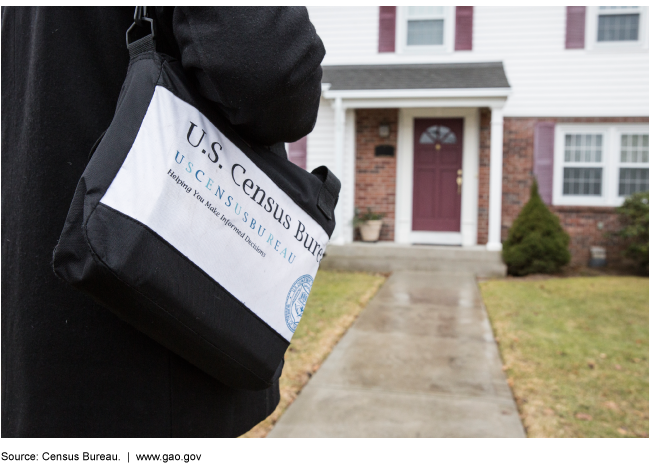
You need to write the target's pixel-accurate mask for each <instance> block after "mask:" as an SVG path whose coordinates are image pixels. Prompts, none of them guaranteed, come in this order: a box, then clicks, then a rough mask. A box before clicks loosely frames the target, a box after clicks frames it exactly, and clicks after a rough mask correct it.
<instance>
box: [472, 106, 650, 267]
mask: <svg viewBox="0 0 650 466" xmlns="http://www.w3.org/2000/svg"><path fill="white" fill-rule="evenodd" d="M488 115H489V113H488ZM481 117H482V118H481V150H482V148H483V113H482V114H481ZM538 121H552V122H554V123H556V124H562V123H647V122H648V118H643V117H641V118H505V119H504V122H503V205H502V214H501V215H502V216H501V222H502V223H501V239H502V240H504V241H505V239H506V238H507V237H508V231H509V229H510V227H511V226H512V222H514V220H515V219H516V218H517V215H519V212H520V211H521V208H522V207H523V206H524V205H525V204H526V202H528V199H529V197H530V186H531V184H532V180H533V161H534V139H535V124H536V123H537V122H538ZM488 124H489V122H488ZM488 140H489V139H488ZM483 163H484V161H483V154H482V153H481V170H482V169H483ZM486 163H487V164H488V165H489V156H488V160H487V162H486ZM479 176H480V175H479ZM487 182H488V184H489V180H488V181H487ZM480 183H481V184H482V183H483V178H481V180H480ZM482 189H483V188H481V187H480V186H479V193H481V192H482ZM485 189H487V188H485ZM480 202H481V199H480V194H479V239H480V238H481V236H480V232H481V227H480V221H481V217H480ZM551 211H552V212H554V213H555V214H556V215H557V216H558V217H560V222H561V223H562V226H563V227H564V229H565V230H566V232H567V233H568V234H569V235H570V236H571V243H570V245H569V249H570V251H571V257H572V260H571V263H572V264H575V265H577V264H580V265H586V264H587V262H588V260H589V247H590V246H605V247H606V248H607V256H608V260H609V261H610V262H612V263H615V262H616V261H617V260H619V259H620V257H621V256H620V252H621V246H620V245H619V244H617V242H616V241H615V239H612V238H608V237H607V235H606V233H608V232H612V231H615V230H616V229H617V228H618V216H617V214H616V212H615V210H614V208H612V207H565V206H551Z"/></svg>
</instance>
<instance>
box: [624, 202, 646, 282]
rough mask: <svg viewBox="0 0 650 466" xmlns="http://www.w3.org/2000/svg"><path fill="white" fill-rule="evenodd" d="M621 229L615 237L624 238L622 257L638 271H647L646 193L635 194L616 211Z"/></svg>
mask: <svg viewBox="0 0 650 466" xmlns="http://www.w3.org/2000/svg"><path fill="white" fill-rule="evenodd" d="M616 210H617V212H618V214H619V218H620V220H621V225H622V228H621V229H620V230H619V231H618V232H617V233H616V235H618V236H620V237H622V238H624V240H625V241H626V243H627V248H626V249H625V251H624V255H625V256H627V257H629V258H630V259H632V260H633V261H634V262H635V263H636V265H637V266H638V267H639V271H641V272H647V270H648V193H647V192H645V193H635V194H632V195H631V196H629V197H628V198H627V199H625V202H624V203H623V205H622V206H621V207H619V208H618V209H616Z"/></svg>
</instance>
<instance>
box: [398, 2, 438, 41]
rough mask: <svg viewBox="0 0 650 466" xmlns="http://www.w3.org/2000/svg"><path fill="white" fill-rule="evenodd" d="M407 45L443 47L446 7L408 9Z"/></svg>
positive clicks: (411, 7)
mask: <svg viewBox="0 0 650 466" xmlns="http://www.w3.org/2000/svg"><path fill="white" fill-rule="evenodd" d="M406 11H407V20H406V45H443V43H444V34H443V32H444V29H445V7H443V6H409V7H407V10H406Z"/></svg>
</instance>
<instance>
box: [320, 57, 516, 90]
mask: <svg viewBox="0 0 650 466" xmlns="http://www.w3.org/2000/svg"><path fill="white" fill-rule="evenodd" d="M322 82H323V83H324V84H330V88H329V89H330V90H333V91H335V90H362V89H363V90H370V89H486V88H501V89H503V88H509V87H510V84H509V83H508V78H506V73H505V70H504V69H503V63H501V62H493V63H436V64H426V65H352V66H323V79H322Z"/></svg>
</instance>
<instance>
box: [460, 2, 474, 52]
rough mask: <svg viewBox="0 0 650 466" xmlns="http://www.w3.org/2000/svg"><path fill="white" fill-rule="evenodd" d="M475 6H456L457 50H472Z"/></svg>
mask: <svg viewBox="0 0 650 466" xmlns="http://www.w3.org/2000/svg"><path fill="white" fill-rule="evenodd" d="M473 27H474V7H473V6H457V7H456V50H472V29H473Z"/></svg>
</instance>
